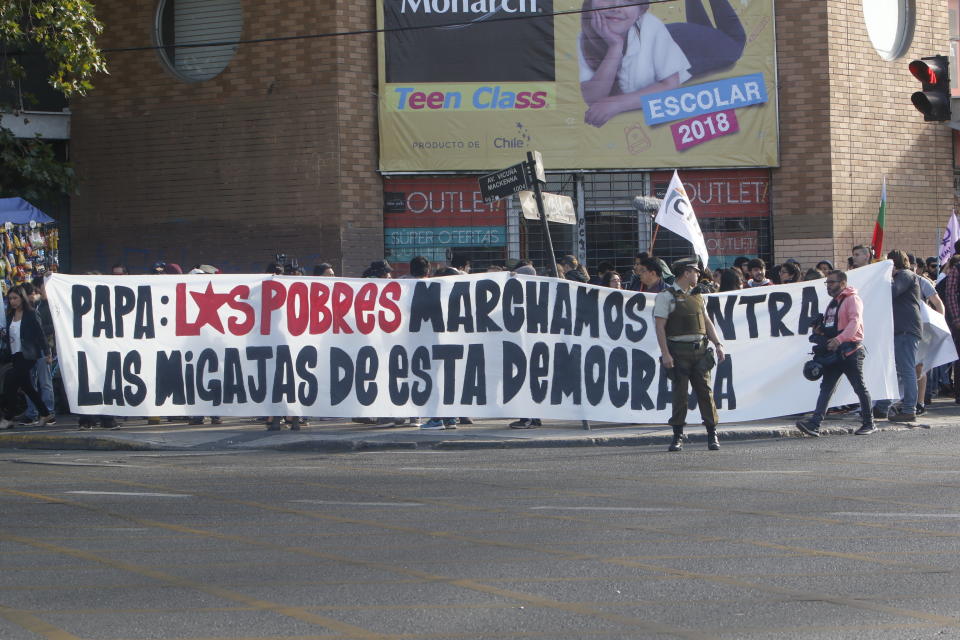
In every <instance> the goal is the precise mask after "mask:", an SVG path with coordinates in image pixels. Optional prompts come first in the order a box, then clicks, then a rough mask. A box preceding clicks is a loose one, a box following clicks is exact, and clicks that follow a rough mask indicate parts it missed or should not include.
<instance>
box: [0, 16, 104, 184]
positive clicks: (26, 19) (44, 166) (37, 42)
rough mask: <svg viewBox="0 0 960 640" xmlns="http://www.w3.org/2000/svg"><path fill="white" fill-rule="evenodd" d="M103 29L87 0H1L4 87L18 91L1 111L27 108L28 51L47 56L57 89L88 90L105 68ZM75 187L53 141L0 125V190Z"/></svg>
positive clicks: (1, 80) (0, 72) (50, 79)
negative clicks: (25, 61)
mask: <svg viewBox="0 0 960 640" xmlns="http://www.w3.org/2000/svg"><path fill="white" fill-rule="evenodd" d="M102 31H103V25H101V24H100V22H99V21H97V18H96V16H95V15H94V10H93V5H92V4H91V3H90V2H87V0H0V86H3V87H7V88H9V89H11V90H12V91H8V92H7V94H8V95H12V96H14V97H13V98H12V103H11V102H8V103H7V104H0V111H3V112H7V113H19V112H20V111H22V110H23V109H24V106H23V105H24V99H25V98H28V96H26V94H25V93H24V92H23V90H22V89H21V81H22V80H23V79H24V78H25V74H26V71H25V66H24V64H23V62H22V60H23V58H24V56H29V55H42V56H43V57H45V58H46V60H47V62H48V63H49V64H48V67H49V70H50V75H49V76H48V77H47V78H46V80H47V82H48V83H49V84H50V86H52V87H53V88H54V89H56V90H57V91H59V92H60V93H63V94H64V95H65V96H67V97H70V96H73V95H85V94H86V93H87V91H89V90H90V89H92V88H93V84H92V79H93V77H94V76H95V75H96V74H98V73H107V64H106V61H105V60H104V58H103V56H102V55H101V54H100V50H99V48H97V45H96V38H97V36H98V35H100V33H101V32H102ZM75 188H76V177H75V175H74V172H73V168H72V167H71V166H70V164H69V163H64V162H61V161H60V160H58V159H57V157H56V153H55V150H54V147H53V145H51V144H50V143H47V142H45V141H43V140H42V139H40V138H39V137H37V138H34V139H19V138H16V137H15V136H14V135H13V133H12V132H11V131H10V130H9V129H7V128H4V127H0V195H4V196H12V195H16V196H21V197H23V198H27V199H28V200H29V199H43V198H45V197H47V196H49V195H51V194H63V193H70V192H72V191H73V190H74V189H75Z"/></svg>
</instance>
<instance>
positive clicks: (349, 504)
mask: <svg viewBox="0 0 960 640" xmlns="http://www.w3.org/2000/svg"><path fill="white" fill-rule="evenodd" d="M290 502H300V503H305V504H330V505H343V506H347V507H422V506H424V504H423V503H422V502H337V501H335V500H291V501H290Z"/></svg>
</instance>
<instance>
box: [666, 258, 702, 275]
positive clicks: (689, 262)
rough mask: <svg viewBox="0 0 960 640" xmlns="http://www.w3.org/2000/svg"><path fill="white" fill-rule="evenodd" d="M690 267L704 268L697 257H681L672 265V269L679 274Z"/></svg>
mask: <svg viewBox="0 0 960 640" xmlns="http://www.w3.org/2000/svg"><path fill="white" fill-rule="evenodd" d="M689 267H694V268H695V269H698V270H701V271H702V269H700V260H699V259H697V258H681V259H679V260H677V261H676V262H674V263H673V264H672V265H671V266H670V270H671V271H673V273H674V274H676V275H678V276H679V275H680V274H681V273H683V272H684V271H685V270H686V269H688V268H689Z"/></svg>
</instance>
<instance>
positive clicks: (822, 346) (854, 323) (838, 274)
mask: <svg viewBox="0 0 960 640" xmlns="http://www.w3.org/2000/svg"><path fill="white" fill-rule="evenodd" d="M825 284H826V285H827V293H828V294H830V297H831V298H832V300H831V301H830V304H828V305H827V310H826V311H825V312H824V314H823V322H822V324H819V325H817V326H815V328H814V332H815V333H814V335H812V336H811V337H810V341H811V342H814V343H815V344H817V345H818V346H817V347H815V348H814V356H815V357H814V361H815V362H817V363H818V364H819V365H821V367H822V369H823V378H822V379H821V380H820V396H819V397H818V398H817V408H816V410H814V412H813V415H812V416H810V418H809V419H806V420H798V421H797V428H798V429H800V431H803V432H804V433H806V434H807V435H811V436H814V437H819V436H820V423H821V422H823V416H824V415H825V414H826V412H827V407H828V406H829V403H830V397H831V396H833V392H834V390H836V388H837V383H838V382H839V381H840V376H842V375H843V376H846V377H847V380H849V381H850V386H852V387H853V390H854V392H855V393H856V394H857V398H859V399H860V419H861V425H862V426H861V427H860V428H859V429H857V431H856V434H857V435H858V436H863V435H867V434H870V433H873V432H874V431H876V428H875V427H874V426H873V414H872V411H871V404H872V403H871V401H870V393H869V392H868V391H867V387H866V385H865V384H864V382H863V359H864V357H865V355H866V354H865V352H864V349H863V302H862V301H861V300H860V296H858V295H857V290H856V289H854V288H853V287H848V286H847V274H846V273H844V272H843V271H838V270H834V271H831V272H830V273H828V274H827V279H826V283H825Z"/></svg>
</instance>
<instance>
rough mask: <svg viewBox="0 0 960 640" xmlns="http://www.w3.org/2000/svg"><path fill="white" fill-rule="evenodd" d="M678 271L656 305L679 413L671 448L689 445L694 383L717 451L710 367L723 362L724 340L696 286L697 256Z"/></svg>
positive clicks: (678, 265)
mask: <svg viewBox="0 0 960 640" xmlns="http://www.w3.org/2000/svg"><path fill="white" fill-rule="evenodd" d="M673 273H674V275H675V276H676V279H675V280H674V282H673V284H672V285H670V287H669V288H668V289H666V290H665V291H661V292H660V293H658V294H657V297H656V299H655V300H654V307H653V317H654V319H655V320H656V329H657V342H658V343H659V344H660V353H661V356H660V357H661V359H662V361H663V366H664V367H665V368H666V369H667V372H668V375H669V376H670V380H671V382H672V383H673V396H672V402H673V415H671V416H670V426H671V427H673V441H672V442H671V443H670V448H669V450H670V451H680V450H681V449H682V448H683V427H684V426H685V425H686V421H687V394H688V392H689V386H690V385H692V386H693V391H694V393H696V395H697V403H698V404H699V406H700V415H701V417H702V418H703V426H705V427H706V428H707V448H709V449H710V450H711V451H716V450H718V449H719V448H720V442H719V441H718V440H717V423H718V422H719V421H720V418H719V416H718V415H717V405H716V404H715V403H714V401H713V390H712V389H711V388H710V370H711V369H713V367H714V366H715V365H716V363H717V362H718V361H719V362H723V358H724V354H723V344H721V343H720V339H719V338H718V337H717V330H716V329H715V328H714V326H713V322H711V321H710V317H709V316H708V315H707V309H706V306H705V305H704V302H703V296H701V295H700V294H699V293H697V292H695V291H694V290H693V289H694V286H695V285H696V284H697V281H698V280H699V279H700V267H699V266H698V263H697V259H696V258H687V259H684V260H678V261H677V262H675V263H674V265H673ZM708 341H709V342H712V343H713V344H714V346H715V347H716V350H717V353H716V357H714V353H713V349H709V348H708V347H707V345H708Z"/></svg>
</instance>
